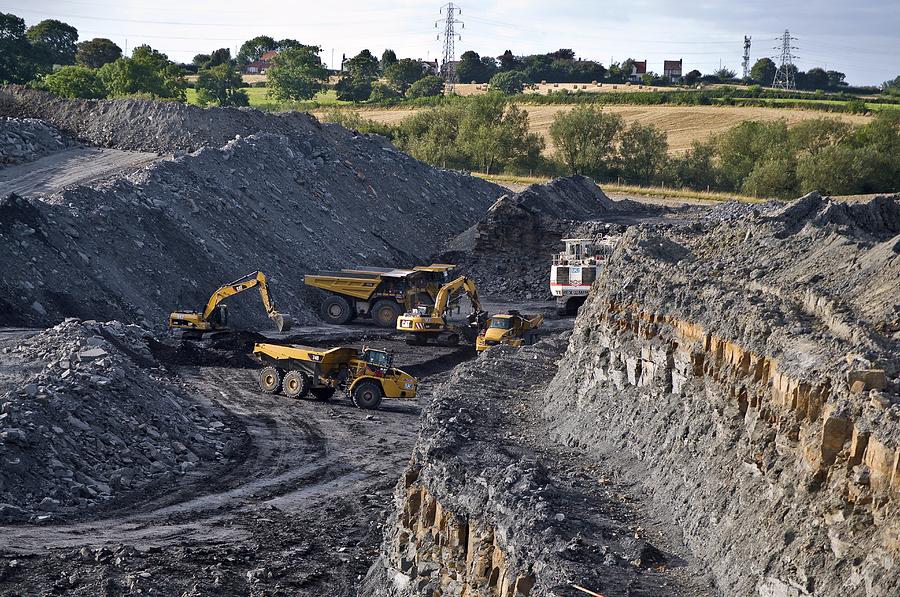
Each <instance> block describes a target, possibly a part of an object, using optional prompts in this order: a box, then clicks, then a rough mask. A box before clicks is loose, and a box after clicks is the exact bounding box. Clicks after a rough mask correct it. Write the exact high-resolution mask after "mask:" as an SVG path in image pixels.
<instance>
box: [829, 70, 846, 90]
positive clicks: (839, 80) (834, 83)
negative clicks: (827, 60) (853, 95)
mask: <svg viewBox="0 0 900 597" xmlns="http://www.w3.org/2000/svg"><path fill="white" fill-rule="evenodd" d="M826 74H827V75H828V87H830V88H831V89H840V88H841V87H846V86H847V83H846V82H845V81H844V79H846V78H847V75H845V74H844V73H842V72H840V71H836V70H830V71H826Z"/></svg>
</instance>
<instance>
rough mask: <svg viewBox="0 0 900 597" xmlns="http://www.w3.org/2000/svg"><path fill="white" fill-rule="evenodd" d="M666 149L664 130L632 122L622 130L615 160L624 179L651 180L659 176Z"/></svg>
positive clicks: (667, 149)
mask: <svg viewBox="0 0 900 597" xmlns="http://www.w3.org/2000/svg"><path fill="white" fill-rule="evenodd" d="M668 151H669V143H668V141H667V140H666V133H665V132H663V131H661V130H659V129H657V128H656V127H655V126H653V125H649V124H648V125H643V124H641V123H639V122H632V123H631V125H630V126H628V127H627V128H625V129H623V130H622V133H621V138H620V140H619V150H618V155H617V159H616V161H617V164H618V166H619V170H620V171H621V173H622V176H623V177H625V178H626V179H628V180H637V181H640V182H652V181H654V180H656V179H658V178H660V176H661V174H662V171H663V168H664V166H665V164H666V160H667V158H668Z"/></svg>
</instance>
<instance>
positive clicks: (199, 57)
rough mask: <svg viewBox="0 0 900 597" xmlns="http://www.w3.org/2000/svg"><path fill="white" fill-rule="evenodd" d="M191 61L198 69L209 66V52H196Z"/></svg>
mask: <svg viewBox="0 0 900 597" xmlns="http://www.w3.org/2000/svg"><path fill="white" fill-rule="evenodd" d="M191 63H193V65H194V66H196V67H197V68H198V69H201V68H206V67H207V66H209V54H196V55H195V56H194V59H193V60H191Z"/></svg>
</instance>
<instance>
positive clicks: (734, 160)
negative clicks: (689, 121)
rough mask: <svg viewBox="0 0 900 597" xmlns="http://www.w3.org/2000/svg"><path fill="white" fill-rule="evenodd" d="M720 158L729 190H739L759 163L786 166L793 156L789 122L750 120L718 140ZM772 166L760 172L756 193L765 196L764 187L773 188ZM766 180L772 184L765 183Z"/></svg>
mask: <svg viewBox="0 0 900 597" xmlns="http://www.w3.org/2000/svg"><path fill="white" fill-rule="evenodd" d="M715 143H716V152H717V153H718V157H719V168H720V171H721V175H722V184H723V185H725V186H726V188H727V189H728V190H732V191H738V190H740V189H741V186H742V184H743V183H744V182H745V179H746V178H748V177H749V176H750V173H751V172H752V171H753V170H754V169H755V168H756V166H757V164H761V163H763V162H766V161H779V163H783V162H784V160H785V159H786V156H787V155H788V154H789V153H790V150H789V136H788V128H787V123H786V122H785V121H784V120H778V121H775V122H757V121H747V122H742V123H741V124H739V125H737V126H735V127H733V128H731V129H729V130H727V131H725V132H724V133H722V134H721V135H720V136H718V137H717V138H716V140H715ZM771 168H772V167H771V166H770V167H769V169H767V170H765V171H762V170H761V171H760V172H759V173H757V178H758V179H759V180H757V182H755V183H753V185H754V186H753V188H754V189H755V191H754V192H759V193H760V194H765V193H764V192H762V189H763V188H770V187H769V186H767V185H769V184H770V182H771V180H772V178H773V177H772V175H771V174H772V173H771ZM762 178H765V179H766V180H767V181H768V182H765V183H763V182H762Z"/></svg>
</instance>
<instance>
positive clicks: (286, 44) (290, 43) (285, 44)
mask: <svg viewBox="0 0 900 597" xmlns="http://www.w3.org/2000/svg"><path fill="white" fill-rule="evenodd" d="M303 47H306V44H302V43H300V42H299V41H297V40H296V39H291V38H289V37H288V38H285V39H279V40H278V41H276V42H275V50H277V51H279V52H284V51H285V50H287V49H289V48H303ZM266 51H268V50H266ZM263 54H265V52H263Z"/></svg>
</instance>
